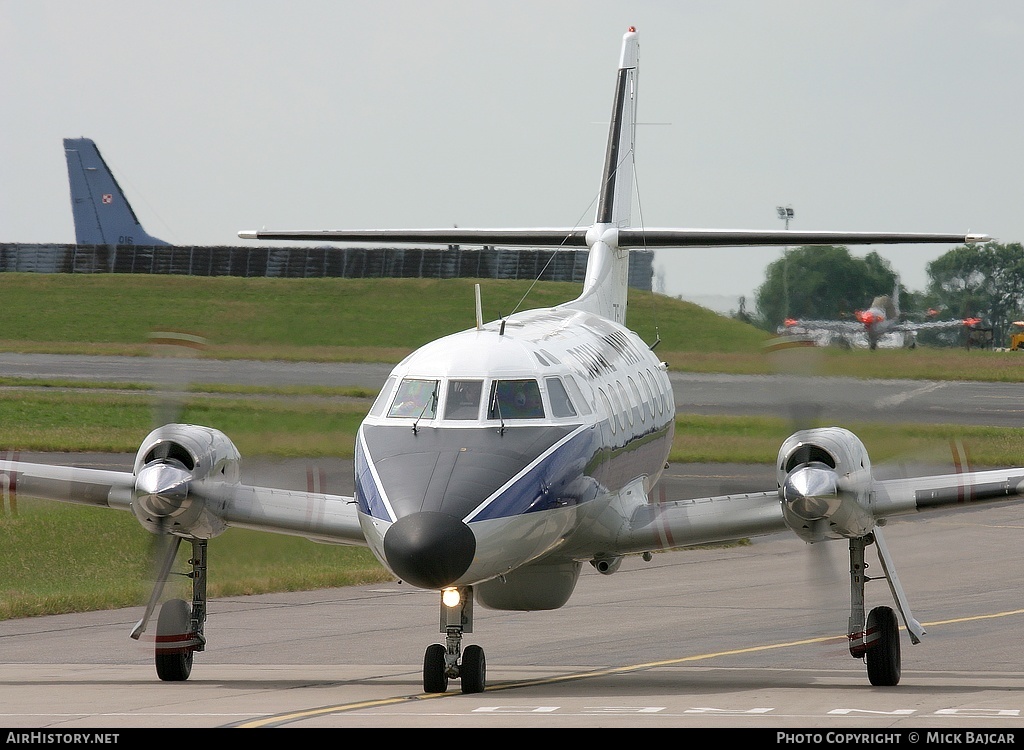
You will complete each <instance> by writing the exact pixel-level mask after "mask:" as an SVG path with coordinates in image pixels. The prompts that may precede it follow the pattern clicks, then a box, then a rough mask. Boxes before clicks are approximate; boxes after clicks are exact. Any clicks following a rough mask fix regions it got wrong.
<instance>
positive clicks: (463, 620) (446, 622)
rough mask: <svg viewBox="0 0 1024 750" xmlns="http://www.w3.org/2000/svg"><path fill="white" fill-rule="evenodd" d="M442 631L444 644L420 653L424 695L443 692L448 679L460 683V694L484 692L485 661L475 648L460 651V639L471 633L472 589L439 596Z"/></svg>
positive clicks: (438, 644) (453, 591) (456, 590)
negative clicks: (421, 656)
mask: <svg viewBox="0 0 1024 750" xmlns="http://www.w3.org/2000/svg"><path fill="white" fill-rule="evenodd" d="M441 632H442V633H444V634H445V642H444V643H443V644H441V643H432V644H430V645H429V646H427V650H426V652H425V653H424V654H423V692H425V693H444V692H447V690H448V680H449V679H459V680H461V681H462V692H463V693H482V692H483V691H484V690H486V689H487V661H486V659H485V658H484V650H483V649H482V648H481V647H480V646H477V645H475V644H474V645H470V646H466V649H465V651H463V650H462V636H463V634H465V633H472V632H473V589H472V588H471V587H466V588H461V589H446V590H445V591H444V592H442V595H441Z"/></svg>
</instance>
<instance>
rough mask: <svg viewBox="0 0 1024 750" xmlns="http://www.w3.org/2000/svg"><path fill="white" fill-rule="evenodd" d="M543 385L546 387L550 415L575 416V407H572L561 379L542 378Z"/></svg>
mask: <svg viewBox="0 0 1024 750" xmlns="http://www.w3.org/2000/svg"><path fill="white" fill-rule="evenodd" d="M544 385H546V386H547V388H548V400H549V401H551V416H553V417H575V416H576V409H575V408H573V405H572V401H571V400H570V399H569V394H568V393H566V391H565V386H564V385H562V381H561V380H560V379H559V378H544Z"/></svg>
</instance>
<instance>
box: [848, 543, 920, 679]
mask: <svg viewBox="0 0 1024 750" xmlns="http://www.w3.org/2000/svg"><path fill="white" fill-rule="evenodd" d="M872 543H874V544H876V545H877V547H878V558H879V560H880V561H881V563H882V570H883V572H884V573H885V578H886V580H887V581H888V582H889V588H890V590H891V591H892V595H893V599H895V600H896V606H897V607H899V610H900V613H901V614H902V615H903V621H904V622H905V623H906V625H907V632H908V633H910V640H911V642H912V643H920V642H921V636H922V635H924V634H925V631H924V628H923V627H921V623H919V622H918V621H917V620H915V619H914V617H913V615H911V613H910V607H909V606H908V605H907V599H906V596H905V595H904V593H903V587H902V586H901V585H900V581H899V578H898V577H897V576H896V569H895V568H894V567H893V564H892V558H891V557H890V555H889V549H888V547H887V546H886V544H885V539H884V538H883V537H882V531H881V529H879V528H876V529H875V530H874V532H872V533H871V534H868V535H866V536H863V537H859V538H856V539H851V540H850V599H851V603H850V627H849V630H848V634H847V635H848V638H849V641H850V654H851V655H852V656H853V657H854V658H855V659H864V661H865V662H866V663H867V668H868V679H869V680H870V681H871V684H872V685H878V686H893V685H898V684H899V681H900V672H901V668H902V666H901V656H900V626H899V620H898V618H897V616H896V612H894V611H893V609H892V608H891V607H875V608H874V609H872V610H871V612H870V613H869V614H868V616H867V621H866V624H865V619H864V584H865V583H866V582H867V581H870V580H872V579H871V578H870V577H869V576H868V575H867V574H866V573H865V571H866V570H867V567H868V566H867V563H865V562H864V549H865V548H866V547H867V546H868V545H869V544H872Z"/></svg>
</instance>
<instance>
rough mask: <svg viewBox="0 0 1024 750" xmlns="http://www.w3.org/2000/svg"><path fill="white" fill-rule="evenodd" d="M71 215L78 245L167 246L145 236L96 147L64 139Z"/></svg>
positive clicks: (88, 142) (77, 139) (82, 139)
mask: <svg viewBox="0 0 1024 750" xmlns="http://www.w3.org/2000/svg"><path fill="white" fill-rule="evenodd" d="M64 156H65V158H66V159H67V163H68V181H69V183H70V185H71V213H72V215H73V216H74V219H75V242H76V243H78V244H79V245H167V244H169V243H167V242H164V241H163V240H158V239H157V238H156V237H152V236H150V235H149V234H147V233H146V230H145V229H143V228H142V225H141V224H140V223H139V220H138V218H137V217H136V216H135V212H134V211H133V210H132V207H131V204H130V203H128V199H127V198H126V197H125V195H124V191H122V190H121V186H120V185H118V184H117V180H116V179H114V174H113V173H112V172H111V171H110V168H109V167H108V166H107V163H106V162H105V161H103V157H102V156H100V151H99V149H98V148H96V144H95V143H93V142H92V141H91V140H90V139H88V138H65V139H64Z"/></svg>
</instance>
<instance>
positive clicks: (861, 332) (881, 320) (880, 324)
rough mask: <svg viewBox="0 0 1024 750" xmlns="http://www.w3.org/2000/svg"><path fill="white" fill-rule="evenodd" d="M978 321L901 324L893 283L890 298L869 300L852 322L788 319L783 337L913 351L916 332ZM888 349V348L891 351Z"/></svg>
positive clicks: (909, 321)
mask: <svg viewBox="0 0 1024 750" xmlns="http://www.w3.org/2000/svg"><path fill="white" fill-rule="evenodd" d="M979 322H980V318H965V319H963V320H928V321H912V320H904V319H903V313H902V312H901V311H900V280H899V278H897V279H896V281H895V284H894V285H893V289H892V295H881V296H879V297H875V298H874V299H873V300H871V305H870V306H869V307H868V309H866V310H856V311H854V313H853V320H808V319H805V318H787V319H786V321H785V322H784V324H783V327H782V330H781V332H782V333H786V334H790V335H801V336H808V337H810V338H812V339H814V340H816V341H824V342H825V343H831V341H832V338H833V337H834V336H839V337H841V341H843V342H845V343H846V345H847V346H858V345H861V346H867V347H868V349H871V350H874V349H878V348H879V347H882V346H883V345H884V342H888V343H889V344H891V345H893V346H895V347H902V348H906V349H913V348H914V347H916V346H917V334H918V332H919V331H929V330H930V331H937V330H949V329H951V328H962V327H965V328H970V327H971V326H974V325H977V324H978V323H979ZM890 348H891V347H890Z"/></svg>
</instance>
